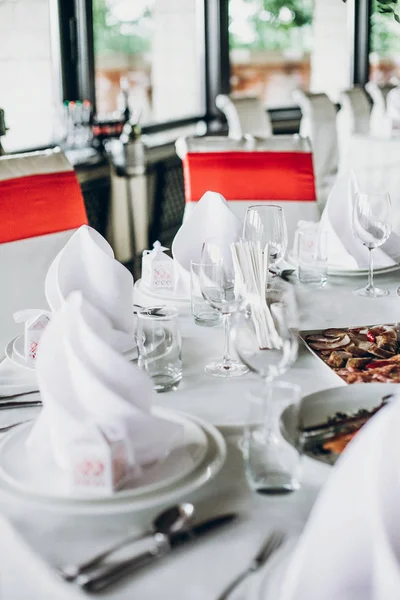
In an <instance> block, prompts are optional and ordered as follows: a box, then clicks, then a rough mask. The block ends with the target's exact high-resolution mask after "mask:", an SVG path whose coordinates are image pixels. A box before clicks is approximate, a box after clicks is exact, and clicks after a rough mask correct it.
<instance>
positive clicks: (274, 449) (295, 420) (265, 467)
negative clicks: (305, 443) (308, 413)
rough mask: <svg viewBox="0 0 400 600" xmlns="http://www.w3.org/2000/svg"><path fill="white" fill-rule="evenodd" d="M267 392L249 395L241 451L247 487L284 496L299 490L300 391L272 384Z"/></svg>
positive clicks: (258, 391)
mask: <svg viewBox="0 0 400 600" xmlns="http://www.w3.org/2000/svg"><path fill="white" fill-rule="evenodd" d="M269 392H270V393H269V395H268V397H267V395H266V390H265V388H260V389H259V390H257V391H254V392H251V393H250V394H249V400H250V403H249V414H248V419H247V422H246V425H245V428H244V436H243V441H242V452H243V459H244V465H245V472H246V477H247V481H248V483H249V486H250V487H251V488H252V489H253V490H254V491H256V492H258V493H260V494H283V493H288V492H292V491H294V490H297V489H298V488H299V487H300V479H299V476H300V458H301V455H300V447H301V444H300V435H299V431H300V422H299V421H300V388H299V386H297V385H292V384H290V383H284V382H274V383H273V384H271V385H270V386H269ZM288 440H290V442H289V441H288Z"/></svg>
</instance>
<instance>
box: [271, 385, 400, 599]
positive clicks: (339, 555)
mask: <svg viewBox="0 0 400 600" xmlns="http://www.w3.org/2000/svg"><path fill="white" fill-rule="evenodd" d="M399 427H400V402H399V396H398V395H397V397H396V398H394V399H393V400H392V402H391V403H390V404H389V405H388V406H387V407H385V408H383V409H381V411H380V412H379V413H378V414H377V415H376V416H374V417H373V418H372V419H371V420H370V422H369V423H368V424H367V425H365V426H364V427H363V429H362V431H361V432H360V433H358V434H357V436H356V438H355V439H354V440H353V441H352V442H351V443H350V444H349V445H348V447H347V449H346V450H345V452H344V453H343V455H342V456H341V458H340V460H339V461H338V462H337V463H336V466H335V467H334V468H333V471H332V474H331V477H330V479H329V480H328V482H327V484H326V486H325V487H324V489H323V490H322V492H321V494H320V496H319V497H318V500H317V502H316V504H315V506H314V508H313V511H312V513H311V516H310V518H309V521H308V523H307V525H306V527H305V530H304V532H303V535H302V537H301V539H300V542H299V545H298V547H297V549H296V551H295V553H294V555H293V558H292V561H291V564H290V566H289V569H288V571H287V573H286V576H285V585H284V589H283V593H282V594H281V596H280V599H279V600H304V599H305V598H307V600H337V599H339V598H340V600H396V599H397V598H398V597H399V590H400V528H399V526H398V523H399V509H400V506H399V498H400V477H399V467H398V461H397V457H398V456H399V455H400V454H399V453H400V437H399V435H398V432H399Z"/></svg>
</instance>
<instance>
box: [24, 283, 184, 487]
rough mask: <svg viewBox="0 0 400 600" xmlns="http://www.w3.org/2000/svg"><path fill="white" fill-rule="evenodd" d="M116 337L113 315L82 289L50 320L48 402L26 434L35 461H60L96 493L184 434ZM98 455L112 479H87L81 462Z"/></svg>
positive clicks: (44, 358)
mask: <svg viewBox="0 0 400 600" xmlns="http://www.w3.org/2000/svg"><path fill="white" fill-rule="evenodd" d="M113 339H114V336H113V327H112V322H111V319H110V318H109V317H107V316H106V315H105V314H103V313H101V312H100V311H99V310H98V309H97V308H95V307H94V306H93V305H91V303H90V302H89V301H88V300H87V299H86V298H85V297H84V295H83V294H82V293H81V292H78V291H75V292H72V293H71V294H70V295H69V297H68V298H67V299H66V300H65V301H64V303H63V304H62V306H61V307H60V309H59V311H58V312H57V313H55V314H54V316H53V318H52V320H51V322H50V324H49V325H48V326H47V328H46V330H45V332H44V334H43V337H42V340H41V344H40V348H39V351H38V357H37V364H36V374H37V378H38V383H39V390H40V393H41V398H42V402H43V410H42V412H41V414H40V415H39V418H38V420H37V421H36V422H35V424H34V426H33V429H32V431H31V433H30V435H29V438H28V440H27V445H28V447H29V450H30V456H31V457H32V460H34V462H35V465H36V468H38V465H40V468H45V466H46V465H48V464H50V465H51V464H55V465H56V466H57V467H58V468H59V469H63V470H64V471H65V472H66V474H67V475H68V480H69V482H70V487H71V488H74V487H76V486H77V487H79V486H81V487H84V488H85V486H86V488H85V489H87V491H88V493H94V494H95V493H97V492H98V491H100V490H101V491H104V489H105V490H107V491H113V490H114V489H116V487H118V486H119V485H120V484H121V481H125V480H126V479H127V478H128V479H129V478H132V477H137V476H139V475H140V474H141V472H142V469H143V467H144V466H146V465H147V464H150V463H152V462H154V461H160V460H162V459H163V458H165V457H166V455H167V454H168V452H169V451H170V449H171V448H172V445H173V444H174V441H175V440H176V438H177V437H178V436H179V435H180V434H181V427H180V426H178V425H176V424H174V423H170V422H168V421H166V420H163V419H160V418H157V417H155V416H153V414H152V408H151V404H152V395H153V386H152V382H151V380H150V378H149V377H148V376H147V375H146V374H145V373H144V372H143V371H141V370H139V369H138V367H136V366H134V365H133V364H131V363H129V362H128V361H126V360H125V359H124V358H123V356H121V354H120V353H119V352H117V351H116V350H115V349H114V347H113ZM115 460H116V461H117V464H115V462H114V461H115ZM99 461H100V462H99ZM94 463H95V464H96V465H99V464H102V465H103V471H104V473H103V474H104V477H105V476H106V474H107V477H108V478H109V479H108V483H107V482H104V481H102V482H101V483H96V484H93V485H91V483H93V481H91V480H90V478H89V483H88V482H87V481H86V483H85V485H84V484H82V482H81V481H80V479H79V477H80V476H81V475H82V468H83V467H82V466H85V465H86V466H87V465H88V464H89V465H93V464H94ZM85 468H86V467H85ZM98 470H99V469H98ZM110 470H111V471H112V473H111V475H112V476H111V479H110ZM86 475H87V476H88V477H89V475H91V473H89V474H88V473H86V474H85V476H86ZM110 481H112V485H111V484H110Z"/></svg>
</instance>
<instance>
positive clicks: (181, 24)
mask: <svg viewBox="0 0 400 600" xmlns="http://www.w3.org/2000/svg"><path fill="white" fill-rule="evenodd" d="M197 4H198V2H197V0H156V2H155V4H154V8H153V15H154V17H153V19H154V21H153V22H154V35H153V40H152V74H151V80H152V85H153V119H154V120H155V121H165V120H168V121H169V120H172V119H179V118H183V117H186V116H193V115H194V114H199V113H201V112H202V111H203V107H202V103H201V97H202V94H203V80H202V63H201V61H200V60H199V58H200V57H199V53H200V52H202V51H203V48H202V47H201V46H200V45H199V44H198V43H197V41H198V40H197V37H196V36H197V23H196V5H197Z"/></svg>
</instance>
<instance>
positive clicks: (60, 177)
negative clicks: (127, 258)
mask: <svg viewBox="0 0 400 600" xmlns="http://www.w3.org/2000/svg"><path fill="white" fill-rule="evenodd" d="M0 211H1V220H0V243H2V244H3V243H5V242H14V241H16V240H23V239H26V238H32V237H36V236H41V235H46V234H50V233H57V232H60V231H67V230H70V229H76V228H77V227H79V226H80V225H83V224H85V223H87V217H86V210H85V205H84V202H83V196H82V192H81V189H80V187H79V183H78V180H77V177H76V175H75V172H74V170H73V168H72V167H71V165H70V164H69V162H68V160H67V159H66V157H65V156H64V154H63V153H62V152H60V151H59V150H50V151H46V152H33V153H27V154H19V155H15V156H4V157H2V158H0Z"/></svg>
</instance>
